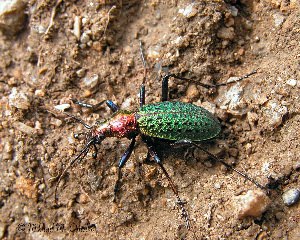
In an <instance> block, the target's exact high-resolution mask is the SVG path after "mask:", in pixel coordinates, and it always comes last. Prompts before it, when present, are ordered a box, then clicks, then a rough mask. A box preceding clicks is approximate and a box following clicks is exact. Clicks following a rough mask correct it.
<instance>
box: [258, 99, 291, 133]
mask: <svg viewBox="0 0 300 240" xmlns="http://www.w3.org/2000/svg"><path fill="white" fill-rule="evenodd" d="M262 110H263V113H264V115H265V117H267V119H268V121H269V126H271V127H274V128H277V127H279V126H280V124H281V123H282V119H283V117H284V115H285V114H287V113H288V108H287V107H286V106H282V105H281V103H280V102H278V101H277V100H271V101H269V102H268V103H267V104H266V107H263V108H262Z"/></svg>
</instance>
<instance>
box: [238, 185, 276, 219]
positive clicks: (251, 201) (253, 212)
mask: <svg viewBox="0 0 300 240" xmlns="http://www.w3.org/2000/svg"><path fill="white" fill-rule="evenodd" d="M269 204H270V199H269V198H268V196H267V195H266V194H265V193H264V192H263V191H261V190H249V191H248V192H247V193H246V194H245V195H240V196H237V197H235V198H234V207H235V211H236V213H237V216H238V218H239V219H243V218H245V217H248V216H252V217H259V216H260V215H261V214H262V213H263V212H265V211H266V210H267V208H268V207H269Z"/></svg>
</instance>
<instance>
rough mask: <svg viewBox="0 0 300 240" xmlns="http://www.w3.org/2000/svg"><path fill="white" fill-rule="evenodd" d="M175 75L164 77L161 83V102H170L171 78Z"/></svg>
mask: <svg viewBox="0 0 300 240" xmlns="http://www.w3.org/2000/svg"><path fill="white" fill-rule="evenodd" d="M172 75H173V74H168V75H166V76H164V77H163V79H162V82H161V101H162V102H165V101H168V95H169V78H170V77H172Z"/></svg>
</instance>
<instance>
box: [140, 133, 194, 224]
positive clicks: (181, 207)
mask: <svg viewBox="0 0 300 240" xmlns="http://www.w3.org/2000/svg"><path fill="white" fill-rule="evenodd" d="M144 141H145V142H146V145H147V148H148V151H149V153H150V155H151V157H153V158H154V161H155V162H156V163H157V164H158V166H159V167H160V168H161V170H162V171H163V173H164V175H165V176H166V178H167V179H168V181H169V183H170V185H171V188H172V190H173V192H174V194H175V196H176V198H177V204H178V206H179V207H180V209H181V214H182V217H183V218H184V220H185V225H186V228H187V229H190V227H191V226H190V219H189V215H188V213H187V211H186V209H185V207H184V202H183V201H182V200H181V198H180V197H179V193H178V190H177V188H176V187H175V184H174V183H173V181H172V179H171V177H170V175H169V174H168V172H167V170H166V169H165V167H164V166H163V164H162V162H161V160H160V158H159V157H158V156H157V153H156V152H155V150H154V147H153V145H152V144H150V143H149V141H147V140H145V139H144Z"/></svg>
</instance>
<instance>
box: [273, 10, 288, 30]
mask: <svg viewBox="0 0 300 240" xmlns="http://www.w3.org/2000/svg"><path fill="white" fill-rule="evenodd" d="M273 18H274V24H275V27H280V26H281V25H282V24H283V22H284V20H285V17H284V16H283V15H281V14H279V13H276V14H274V15H273Z"/></svg>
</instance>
